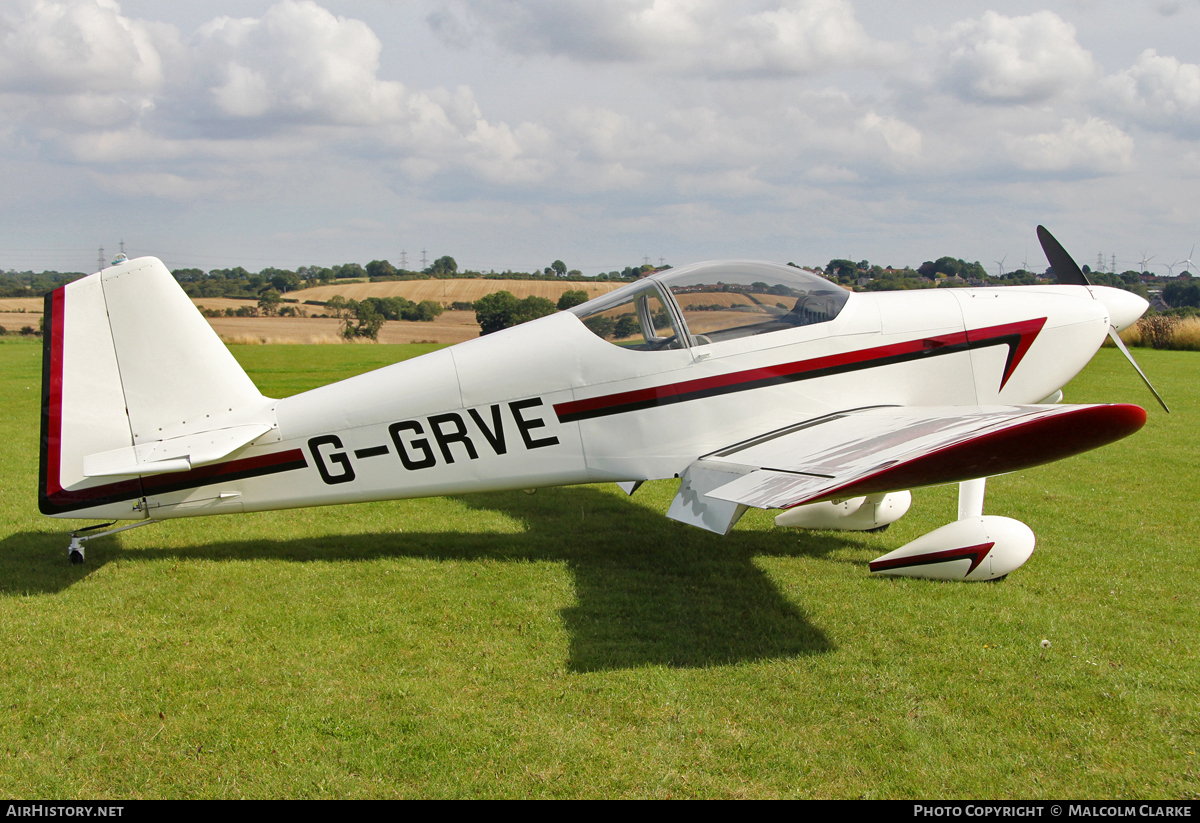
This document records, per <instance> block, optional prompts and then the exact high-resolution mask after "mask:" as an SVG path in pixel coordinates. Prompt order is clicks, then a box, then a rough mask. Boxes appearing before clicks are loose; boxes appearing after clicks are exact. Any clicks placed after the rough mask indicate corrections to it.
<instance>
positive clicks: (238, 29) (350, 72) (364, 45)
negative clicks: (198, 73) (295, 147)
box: [194, 0, 405, 125]
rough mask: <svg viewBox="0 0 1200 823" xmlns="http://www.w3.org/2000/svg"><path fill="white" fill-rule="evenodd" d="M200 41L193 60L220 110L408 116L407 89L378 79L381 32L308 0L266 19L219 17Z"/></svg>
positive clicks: (287, 4)
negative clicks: (201, 68)
mask: <svg viewBox="0 0 1200 823" xmlns="http://www.w3.org/2000/svg"><path fill="white" fill-rule="evenodd" d="M197 39H198V44H197V50H196V54H195V59H194V64H195V65H196V66H204V67H206V69H207V71H208V73H209V76H210V77H211V78H212V79H211V80H210V81H209V82H210V83H211V86H210V92H211V94H212V100H213V103H214V105H215V107H216V110H217V111H218V112H219V113H220V114H222V115H225V116H228V117H237V118H257V117H263V116H265V115H268V114H270V115H276V116H282V117H284V118H296V119H298V120H301V121H303V122H319V123H336V124H349V125H366V124H373V123H381V122H388V121H395V120H398V119H401V118H402V117H403V115H404V108H405V89H404V86H403V85H402V84H400V83H397V82H394V81H386V80H381V79H379V77H378V76H377V74H378V71H379V54H380V51H381V50H382V48H383V46H382V44H381V43H380V41H379V38H378V37H376V36H375V33H374V32H372V31H371V29H370V28H369V27H368V26H367V25H366V24H365V23H363V22H362V21H360V20H352V19H347V18H343V17H335V16H334V15H333V14H331V13H330V12H329V11H327V10H325V9H323V8H321V7H320V6H318V5H317V4H316V3H313V2H310V0H302V1H301V2H295V0H283V2H280V3H276V4H275V5H273V6H271V7H270V8H269V9H267V11H266V12H265V13H264V14H263V16H262V17H261V18H232V17H219V18H217V19H215V20H212V21H211V22H209V23H207V24H205V25H204V26H203V27H202V28H201V29H200V31H199V33H198V38H197ZM213 75H215V77H214V76H213Z"/></svg>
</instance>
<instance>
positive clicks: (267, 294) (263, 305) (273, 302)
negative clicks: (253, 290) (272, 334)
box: [258, 289, 283, 317]
mask: <svg viewBox="0 0 1200 823" xmlns="http://www.w3.org/2000/svg"><path fill="white" fill-rule="evenodd" d="M282 299H283V298H281V297H280V296H279V292H277V291H275V289H267V290H266V291H264V292H263V293H262V294H260V295H259V296H258V308H259V311H261V312H262V313H263V314H264V315H266V316H267V317H270V316H271V315H273V314H276V313H277V312H278V311H279V304H280V302H281V301H282Z"/></svg>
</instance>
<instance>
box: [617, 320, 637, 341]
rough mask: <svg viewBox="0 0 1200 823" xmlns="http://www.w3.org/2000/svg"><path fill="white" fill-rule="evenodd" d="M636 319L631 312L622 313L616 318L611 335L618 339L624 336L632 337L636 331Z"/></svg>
mask: <svg viewBox="0 0 1200 823" xmlns="http://www.w3.org/2000/svg"><path fill="white" fill-rule="evenodd" d="M639 328H640V327H639V326H638V322H637V319H636V318H634V316H633V315H632V314H622V315H621V316H620V317H618V318H617V324H616V326H615V327H614V328H613V336H614V337H616V338H618V339H620V338H624V337H633V336H634V335H635V334H637V333H638V329H639Z"/></svg>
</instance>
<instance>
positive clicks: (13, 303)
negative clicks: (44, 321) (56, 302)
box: [0, 297, 45, 314]
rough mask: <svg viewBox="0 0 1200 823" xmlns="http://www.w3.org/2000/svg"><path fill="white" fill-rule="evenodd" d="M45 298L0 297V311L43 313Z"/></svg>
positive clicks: (6, 312)
mask: <svg viewBox="0 0 1200 823" xmlns="http://www.w3.org/2000/svg"><path fill="white" fill-rule="evenodd" d="M43 306H45V300H44V299H43V298H41V297H0V312H3V313H5V314H8V313H9V312H12V313H16V314H19V313H25V312H29V313H32V314H41V313H42V307H43Z"/></svg>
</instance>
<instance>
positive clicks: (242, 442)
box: [83, 423, 272, 477]
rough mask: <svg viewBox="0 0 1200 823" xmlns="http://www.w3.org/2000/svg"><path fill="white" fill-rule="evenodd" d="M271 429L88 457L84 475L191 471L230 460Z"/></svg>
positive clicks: (251, 428)
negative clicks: (234, 454) (238, 451)
mask: <svg viewBox="0 0 1200 823" xmlns="http://www.w3.org/2000/svg"><path fill="white" fill-rule="evenodd" d="M271 429H272V425H271V424H270V423H252V424H249V425H245V426H232V427H230V428H228V429H217V430H215V431H209V432H200V433H198V434H188V435H184V436H183V437H172V438H170V439H169V440H156V441H153V442H150V443H140V444H138V445H136V446H129V447H126V448H123V449H113V450H112V451H106V452H99V453H97V454H89V455H88V456H86V457H84V458H83V475H84V477H119V476H133V475H151V474H167V473H169V472H183V471H189V470H190V469H192V468H193V467H194V466H203V465H205V464H208V463H215V462H217V461H218V460H222V459H224V458H225V457H228V456H229V455H230V454H233V453H234V452H235V451H237V450H238V449H240V448H242V447H243V446H246V445H248V444H250V443H252V442H254V441H255V440H257V439H258V438H259V437H262V436H263V435H264V434H266V433H267V432H269V431H270V430H271Z"/></svg>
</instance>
